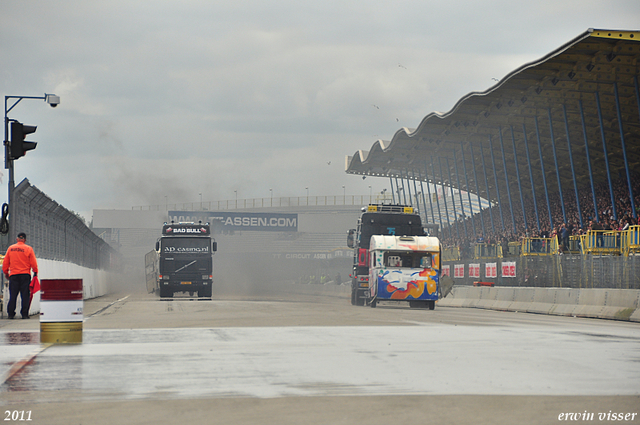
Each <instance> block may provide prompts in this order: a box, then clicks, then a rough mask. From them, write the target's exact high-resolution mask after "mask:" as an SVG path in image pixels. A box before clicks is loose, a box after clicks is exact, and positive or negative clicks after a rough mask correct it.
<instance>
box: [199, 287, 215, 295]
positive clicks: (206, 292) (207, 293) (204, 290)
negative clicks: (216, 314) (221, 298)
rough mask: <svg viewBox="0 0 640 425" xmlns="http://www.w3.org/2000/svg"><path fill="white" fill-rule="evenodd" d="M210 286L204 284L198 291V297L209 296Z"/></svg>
mask: <svg viewBox="0 0 640 425" xmlns="http://www.w3.org/2000/svg"><path fill="white" fill-rule="evenodd" d="M211 294H212V288H211V286H205V287H204V288H202V289H201V290H199V291H198V297H200V298H211Z"/></svg>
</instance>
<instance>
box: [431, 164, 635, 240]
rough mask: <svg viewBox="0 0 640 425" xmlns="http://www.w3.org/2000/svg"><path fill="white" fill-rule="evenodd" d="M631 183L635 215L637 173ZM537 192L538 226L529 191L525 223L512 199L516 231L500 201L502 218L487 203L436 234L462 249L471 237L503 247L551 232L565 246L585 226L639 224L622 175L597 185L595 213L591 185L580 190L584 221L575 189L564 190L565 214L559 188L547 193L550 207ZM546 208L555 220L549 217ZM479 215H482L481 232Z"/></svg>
mask: <svg viewBox="0 0 640 425" xmlns="http://www.w3.org/2000/svg"><path fill="white" fill-rule="evenodd" d="M631 185H632V192H633V195H634V204H635V207H636V214H635V216H636V217H638V215H639V213H640V176H638V175H636V176H632V179H631ZM611 192H613V200H614V202H613V203H612V202H611ZM512 195H513V194H512ZM536 195H538V196H537V197H536V198H537V199H536V200H537V210H538V218H539V221H540V225H539V226H540V227H539V228H538V220H537V219H536V213H535V211H536V209H535V206H534V203H533V198H532V197H530V196H528V197H526V198H525V202H524V203H525V205H524V207H525V214H526V226H525V221H524V218H523V214H522V205H521V203H520V202H519V201H518V202H513V207H514V211H513V217H514V218H515V231H514V225H513V222H512V219H511V212H510V209H509V204H508V203H504V202H503V205H502V215H503V216H502V218H501V217H500V207H498V206H493V207H491V211H490V210H489V209H488V208H486V209H485V210H483V211H482V212H481V213H476V214H474V216H473V217H468V216H467V217H466V218H465V219H464V220H458V221H456V222H455V223H454V224H452V226H451V227H450V228H447V227H446V226H445V227H444V228H443V229H442V232H441V234H440V238H441V241H442V243H443V245H444V246H446V247H456V246H457V247H459V248H460V249H461V252H464V251H466V250H468V249H470V247H471V246H472V245H473V244H474V243H486V244H489V245H490V244H501V245H502V246H503V249H504V247H505V246H506V245H508V244H509V242H516V241H520V240H521V239H522V238H525V237H533V238H536V237H540V238H553V237H554V236H558V242H559V243H560V244H561V245H563V246H568V245H569V242H568V241H569V238H570V236H574V235H581V234H584V233H585V232H587V231H589V230H619V231H620V230H626V229H627V228H628V227H629V226H635V225H637V224H638V220H637V219H636V218H635V217H634V214H633V209H632V205H631V201H630V199H629V186H628V185H627V180H626V178H621V179H618V180H616V181H613V182H612V191H610V190H609V184H608V182H605V183H603V184H600V185H597V186H596V187H595V195H596V205H597V210H598V211H597V215H596V212H595V209H594V202H593V195H592V191H591V187H588V188H587V189H586V190H584V191H582V192H579V194H578V196H579V198H580V211H581V213H582V214H581V215H582V222H581V220H580V214H579V212H578V203H577V202H576V197H575V192H574V191H571V192H570V193H567V192H564V193H563V199H562V200H563V201H564V213H565V214H564V216H563V212H562V203H561V202H560V195H559V194H558V193H556V194H553V195H550V196H549V205H550V208H548V207H547V202H546V197H544V195H542V196H539V195H540V194H538V193H537V194H536ZM514 199H518V200H519V199H520V197H519V196H515V197H514ZM549 211H550V212H551V218H552V220H553V223H551V222H550V220H549ZM565 216H566V221H565V219H564V217H565ZM471 220H473V223H472V222H471ZM481 220H482V221H484V232H483V225H482V222H481ZM503 222H504V227H503ZM474 227H475V235H474Z"/></svg>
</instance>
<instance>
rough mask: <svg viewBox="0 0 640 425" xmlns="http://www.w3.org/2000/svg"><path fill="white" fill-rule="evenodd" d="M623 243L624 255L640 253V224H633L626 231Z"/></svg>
mask: <svg viewBox="0 0 640 425" xmlns="http://www.w3.org/2000/svg"><path fill="white" fill-rule="evenodd" d="M626 233H627V234H626V237H625V238H624V241H625V243H624V245H623V255H625V256H629V255H637V254H640V226H631V227H629V230H627V232H626Z"/></svg>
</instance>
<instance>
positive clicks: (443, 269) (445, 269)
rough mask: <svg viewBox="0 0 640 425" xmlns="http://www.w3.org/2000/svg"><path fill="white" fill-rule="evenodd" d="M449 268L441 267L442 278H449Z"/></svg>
mask: <svg viewBox="0 0 640 425" xmlns="http://www.w3.org/2000/svg"><path fill="white" fill-rule="evenodd" d="M450 267H451V266H442V276H451V271H450Z"/></svg>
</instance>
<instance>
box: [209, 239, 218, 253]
mask: <svg viewBox="0 0 640 425" xmlns="http://www.w3.org/2000/svg"><path fill="white" fill-rule="evenodd" d="M217 250H218V242H216V241H213V242H212V243H211V252H216V251H217Z"/></svg>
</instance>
